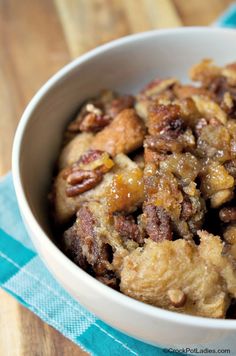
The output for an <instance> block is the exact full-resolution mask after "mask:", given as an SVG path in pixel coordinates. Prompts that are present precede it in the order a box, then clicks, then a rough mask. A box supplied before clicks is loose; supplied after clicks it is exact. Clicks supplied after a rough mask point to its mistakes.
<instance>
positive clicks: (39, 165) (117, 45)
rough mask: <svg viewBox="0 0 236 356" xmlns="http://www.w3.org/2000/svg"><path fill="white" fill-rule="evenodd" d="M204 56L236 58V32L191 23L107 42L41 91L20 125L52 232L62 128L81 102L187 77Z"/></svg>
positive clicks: (32, 197)
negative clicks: (51, 200) (50, 200)
mask: <svg viewBox="0 0 236 356" xmlns="http://www.w3.org/2000/svg"><path fill="white" fill-rule="evenodd" d="M202 58H213V59H214V60H215V61H216V62H217V64H224V63H227V62H232V61H234V60H236V32H234V31H229V30H221V29H210V28H209V29H207V28H195V29H194V28H189V29H179V30H166V31H153V32H149V33H144V34H139V35H135V36H130V37H128V38H124V39H121V40H118V41H115V42H112V43H111V44H108V45H105V46H102V47H100V48H98V49H95V50H94V51H92V52H90V53H88V54H86V55H85V56H82V57H81V58H79V59H78V60H76V61H74V62H72V63H71V64H70V65H68V66H67V67H66V68H64V69H63V70H62V71H60V72H59V73H58V74H56V75H55V76H54V77H53V78H52V79H51V80H50V81H49V82H48V83H47V84H46V85H45V86H44V87H43V88H42V89H41V90H40V92H39V93H37V94H36V96H35V97H34V99H33V100H32V102H31V103H30V105H29V106H28V108H27V109H26V111H25V113H24V115H23V119H22V121H21V124H20V127H19V129H18V131H19V132H18V149H19V152H18V156H19V162H18V163H17V164H19V173H20V179H21V184H22V186H23V190H24V193H25V196H26V199H27V202H28V204H29V206H30V208H31V210H32V212H33V215H34V216H35V218H36V220H37V221H38V223H39V224H40V225H41V227H42V228H43V229H44V231H45V232H46V233H48V234H49V236H51V231H50V224H49V219H48V211H47V209H46V208H45V206H46V201H47V193H48V191H49V187H50V182H51V176H52V169H53V165H54V164H55V161H56V158H57V154H58V152H59V148H60V144H61V139H62V132H63V130H64V128H65V125H66V123H67V122H68V120H69V119H70V118H71V117H72V116H73V115H74V114H75V112H76V110H77V109H78V107H79V106H80V104H81V103H82V102H83V101H84V100H85V99H86V98H89V97H91V96H93V95H95V94H96V93H98V92H99V91H100V90H101V89H104V88H109V89H115V90H118V91H120V92H124V93H134V92H136V91H137V90H139V89H141V88H142V86H143V85H144V84H145V83H147V82H148V81H150V80H151V79H154V78H157V77H160V78H165V77H171V76H174V77H177V78H179V79H181V80H184V81H186V80H187V72H188V69H189V68H190V67H191V66H192V65H193V64H194V63H197V62H198V61H200V60H201V59H202Z"/></svg>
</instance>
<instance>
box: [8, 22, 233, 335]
mask: <svg viewBox="0 0 236 356" xmlns="http://www.w3.org/2000/svg"><path fill="white" fill-rule="evenodd" d="M191 32H192V33H196V32H198V33H199V34H200V33H205V32H215V33H226V34H227V33H228V34H232V33H234V34H235V35H236V30H234V29H228V28H227V29H225V28H217V27H180V28H174V29H173V28H171V29H158V30H152V31H147V32H141V33H136V34H132V35H129V36H124V37H122V38H119V39H116V40H113V41H111V42H108V43H106V44H104V45H101V46H98V47H96V48H94V49H92V50H90V51H89V52H87V53H85V54H83V55H81V56H80V57H78V58H76V59H74V60H73V61H71V62H70V63H68V64H67V65H65V66H64V67H62V68H61V69H60V70H59V71H57V72H56V73H55V74H54V75H53V76H52V77H51V78H50V79H49V80H48V81H47V82H46V83H45V84H44V85H43V86H42V87H41V88H40V89H39V90H38V91H37V92H36V94H35V95H34V96H33V98H32V99H31V101H30V102H29V104H28V105H27V107H26V109H25V111H24V112H23V114H22V117H21V119H20V122H19V124H18V127H17V130H16V133H15V137H14V143H13V150H12V172H13V182H14V187H15V191H16V196H17V200H18V204H19V207H20V210H21V213H22V215H23V216H24V217H25V220H27V222H28V224H29V226H31V229H32V230H33V231H34V236H35V239H39V237H40V239H41V240H43V241H44V244H45V248H46V249H47V250H50V252H51V253H52V254H53V255H54V258H55V259H56V260H57V262H58V263H60V264H61V265H64V268H65V270H68V271H69V273H71V274H72V275H76V278H78V277H79V278H80V279H81V280H83V281H86V283H87V284H93V289H94V290H97V291H99V294H100V295H106V296H107V298H110V299H111V300H112V301H113V302H114V303H118V304H119V305H121V306H122V307H126V308H129V309H131V310H132V311H134V312H137V313H142V314H143V315H147V316H151V317H152V318H156V319H163V320H165V321H170V322H173V323H176V324H182V325H189V326H193V327H196V326H198V327H202V328H205V329H209V328H212V329H224V330H235V329H236V320H231V319H213V318H205V317H199V316H192V315H187V314H181V313H178V312H173V311H168V310H165V309H162V308H159V307H155V306H152V305H148V304H145V303H143V302H141V301H138V300H135V299H133V298H131V297H128V296H126V295H124V294H122V293H120V292H118V291H115V290H113V289H112V288H110V287H108V286H106V285H104V284H102V283H101V282H99V281H98V280H96V279H95V278H94V277H92V276H90V275H89V274H88V273H87V272H85V271H83V270H82V269H81V268H80V267H78V266H77V265H76V264H75V263H74V262H72V261H71V260H70V259H69V258H68V257H67V256H66V255H65V254H64V253H63V252H62V251H61V250H60V249H59V248H58V247H57V246H56V244H54V243H53V242H52V240H51V239H50V238H49V237H48V236H47V234H46V233H45V232H44V230H43V229H42V227H41V226H40V224H39V223H38V222H37V220H36V218H35V217H34V215H33V212H32V211H31V208H30V206H29V204H28V201H27V198H26V195H25V193H24V189H23V184H22V181H21V169H20V156H21V147H22V141H23V137H24V132H25V129H26V127H27V124H28V122H29V121H30V119H31V116H32V114H33V113H34V110H35V109H36V108H37V107H38V106H39V105H40V104H41V102H43V100H44V97H45V95H46V94H47V93H48V92H49V91H50V90H51V89H52V88H53V87H54V86H55V85H56V84H57V83H58V82H60V81H61V80H63V79H64V78H65V77H66V76H67V74H68V73H69V72H71V71H73V69H75V68H76V67H78V66H80V65H81V64H83V63H84V62H86V61H87V60H89V59H91V58H94V57H96V56H97V55H99V54H102V53H105V52H107V51H110V50H112V49H114V48H116V47H119V46H122V45H124V44H127V43H130V42H133V41H139V40H140V39H145V38H152V37H153V38H154V37H160V36H169V35H177V34H182V33H183V34H184V33H191Z"/></svg>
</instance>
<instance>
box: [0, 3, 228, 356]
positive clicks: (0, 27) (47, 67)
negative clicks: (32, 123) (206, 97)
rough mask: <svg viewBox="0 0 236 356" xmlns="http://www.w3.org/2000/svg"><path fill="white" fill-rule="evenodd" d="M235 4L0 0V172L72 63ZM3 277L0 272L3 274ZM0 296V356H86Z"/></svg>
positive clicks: (204, 21)
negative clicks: (42, 91)
mask: <svg viewBox="0 0 236 356" xmlns="http://www.w3.org/2000/svg"><path fill="white" fill-rule="evenodd" d="M232 2H233V1H232V0H54V1H53V0H22V1H21V0H0V174H4V173H6V172H7V171H8V170H9V169H10V168H11V148H12V141H13V136H14V132H15V129H16V125H17V122H18V120H19V118H20V116H21V113H22V111H23V109H24V107H25V106H26V104H27V103H28V102H29V100H30V98H31V97H32V95H33V94H34V93H35V92H36V91H37V90H38V89H39V87H40V86H41V85H42V84H43V83H44V82H45V81H46V80H47V79H48V78H49V77H50V76H51V75H52V74H54V73H55V72H56V71H57V70H58V69H59V68H61V67H62V66H63V65H65V64H66V63H68V62H69V61H70V60H71V59H73V58H75V57H77V56H79V55H81V54H82V53H84V52H86V51H88V50H90V49H91V48H94V47H96V46H97V45H99V44H102V43H105V42H107V41H110V40H113V39H115V38H117V37H121V36H125V35H128V34H130V33H134V32H140V31H146V30H151V29H155V28H167V27H176V26H182V25H187V26H190V25H208V24H210V23H211V22H213V21H214V20H215V19H216V18H217V16H219V14H220V13H221V12H222V11H224V10H225V9H226V7H227V6H228V5H230V3H232ZM0 273H1V272H0ZM85 354H86V353H85V352H83V351H82V350H81V349H80V348H79V347H78V346H76V345H74V344H73V343H72V342H70V341H69V340H67V339H66V338H65V337H63V336H62V335H61V334H59V333H58V332H57V331H55V330H54V329H53V328H51V327H49V326H48V325H46V324H45V323H43V322H42V321H41V320H40V319H39V318H38V317H36V316H35V315H34V314H33V313H31V312H30V311H28V310H26V309H25V308H23V307H22V306H20V305H19V304H18V302H16V301H15V300H14V299H13V298H12V297H10V296H9V295H7V294H6V293H5V292H3V291H0V355H3V356H18V355H19V356H21V355H23V356H28V355H30V356H34V355H37V356H41V355H42V356H54V355H55V356H58V355H60V356H63V355H70V356H74V355H85Z"/></svg>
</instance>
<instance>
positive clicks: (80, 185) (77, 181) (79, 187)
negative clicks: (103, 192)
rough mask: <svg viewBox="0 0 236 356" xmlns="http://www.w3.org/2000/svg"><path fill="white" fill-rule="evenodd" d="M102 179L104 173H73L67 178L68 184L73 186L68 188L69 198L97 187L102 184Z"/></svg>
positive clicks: (79, 171) (84, 171)
mask: <svg viewBox="0 0 236 356" xmlns="http://www.w3.org/2000/svg"><path fill="white" fill-rule="evenodd" d="M102 177H103V175H102V173H101V172H99V171H96V170H95V171H91V170H90V171H86V170H82V169H81V170H78V171H76V172H72V173H71V174H69V175H68V177H67V182H68V183H69V184H70V185H71V186H68V187H66V194H67V196H68V197H74V196H76V195H78V194H81V193H84V192H86V191H87V190H90V189H92V188H94V187H96V185H97V184H98V183H100V182H101V180H102Z"/></svg>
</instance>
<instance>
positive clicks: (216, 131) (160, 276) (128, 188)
mask: <svg viewBox="0 0 236 356" xmlns="http://www.w3.org/2000/svg"><path fill="white" fill-rule="evenodd" d="M190 77H191V79H192V81H193V82H196V84H181V83H180V81H179V80H177V79H176V78H167V79H155V80H153V81H152V82H151V83H149V84H148V85H147V86H146V87H145V88H143V89H142V90H141V91H140V92H139V93H138V94H137V95H135V96H133V95H121V94H118V93H115V92H113V91H110V90H106V91H103V92H102V93H100V94H99V95H98V96H97V97H95V98H91V99H88V100H87V101H86V102H85V103H84V104H83V105H82V106H81V107H80V108H79V110H78V112H77V114H76V115H75V117H74V118H73V119H72V120H71V121H70V123H69V125H67V127H66V129H65V133H64V137H63V140H62V142H63V143H62V149H61V152H60V155H59V157H58V160H57V167H56V174H55V177H54V178H53V183H52V190H51V194H50V197H51V198H50V204H51V205H50V206H51V210H52V212H53V221H54V228H55V235H56V236H57V240H58V243H59V244H60V246H61V248H62V250H63V251H64V252H65V253H66V254H67V256H68V257H69V258H70V259H72V260H73V261H74V263H76V264H77V265H78V266H79V267H81V268H82V269H84V270H85V271H87V272H88V273H89V274H91V275H92V276H94V278H96V279H98V280H99V281H101V282H102V283H104V284H106V285H107V286H109V287H111V288H114V289H116V290H118V291H120V292H121V293H124V294H126V295H128V296H129V297H132V298H135V299H137V300H140V301H143V302H145V303H148V304H151V305H154V306H157V307H160V308H165V309H168V310H172V311H176V312H180V313H187V314H191V315H196V316H204V317H212V318H236V307H235V305H236V303H235V301H236V200H235V191H236V190H235V186H236V63H233V64H229V65H226V66H224V67H219V66H217V65H215V64H214V63H213V62H212V61H211V60H208V59H207V60H203V61H202V62H201V63H199V64H197V65H195V66H194V67H193V68H191V70H190Z"/></svg>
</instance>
